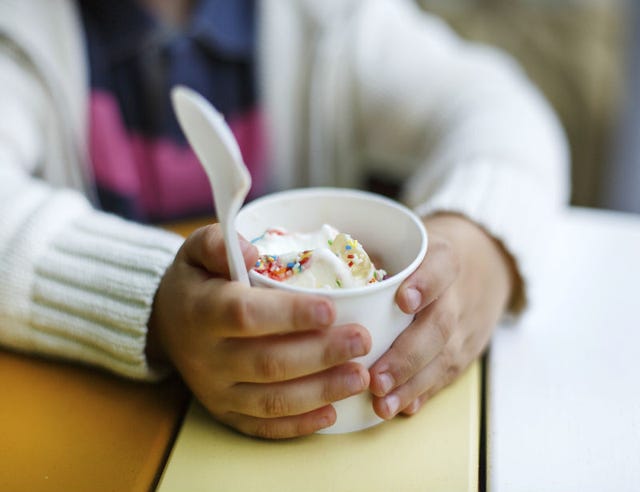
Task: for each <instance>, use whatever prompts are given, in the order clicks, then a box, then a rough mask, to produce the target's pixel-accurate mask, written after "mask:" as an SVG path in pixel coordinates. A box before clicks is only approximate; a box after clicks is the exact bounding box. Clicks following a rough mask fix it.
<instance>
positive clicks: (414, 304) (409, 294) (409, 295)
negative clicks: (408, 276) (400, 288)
mask: <svg viewBox="0 0 640 492" xmlns="http://www.w3.org/2000/svg"><path fill="white" fill-rule="evenodd" d="M404 298H405V300H406V301H407V306H408V307H409V310H410V311H417V310H418V308H419V307H420V303H421V302H422V295H421V294H420V291H419V290H417V289H414V288H410V289H407V290H406V291H405V293H404Z"/></svg>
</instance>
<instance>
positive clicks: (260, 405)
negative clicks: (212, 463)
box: [228, 362, 369, 418]
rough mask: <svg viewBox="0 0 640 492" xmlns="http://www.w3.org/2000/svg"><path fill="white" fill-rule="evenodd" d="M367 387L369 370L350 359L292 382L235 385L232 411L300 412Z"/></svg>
mask: <svg viewBox="0 0 640 492" xmlns="http://www.w3.org/2000/svg"><path fill="white" fill-rule="evenodd" d="M367 386H369V373H368V372H367V370H366V369H365V368H364V367H363V366H362V365H361V364H356V363H355V362H348V363H346V364H343V365H342V366H338V367H334V368H331V369H328V370H326V371H324V372H322V373H319V374H313V375H310V376H306V377H303V378H299V379H294V380H292V381H285V382H281V383H271V384H253V383H239V384H236V385H235V386H233V387H232V388H231V390H230V395H229V402H228V404H229V411H232V412H236V413H241V414H244V415H250V416H253V417H263V418H277V417H286V416H288V415H300V414H303V413H306V412H310V411H311V410H314V409H316V408H320V407H323V406H325V405H328V404H330V403H333V402H334V401H338V400H342V399H344V398H347V397H349V396H352V395H356V394H358V393H361V392H362V391H364V390H365V389H366V388H367Z"/></svg>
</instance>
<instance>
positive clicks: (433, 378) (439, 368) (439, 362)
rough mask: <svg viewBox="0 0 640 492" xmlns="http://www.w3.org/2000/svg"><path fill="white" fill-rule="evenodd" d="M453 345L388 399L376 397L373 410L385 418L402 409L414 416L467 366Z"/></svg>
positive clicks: (390, 394) (391, 416)
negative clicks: (459, 357)
mask: <svg viewBox="0 0 640 492" xmlns="http://www.w3.org/2000/svg"><path fill="white" fill-rule="evenodd" d="M455 353H457V351H455V350H454V349H453V348H447V349H445V350H443V351H442V352H441V353H440V354H438V356H437V357H436V358H435V359H433V360H432V361H431V362H430V363H429V364H428V365H427V366H426V367H425V368H424V369H423V370H421V371H419V372H418V373H417V374H416V375H415V376H414V377H413V378H411V379H410V380H409V381H407V383H405V384H403V385H402V386H400V387H399V388H397V389H396V390H394V391H393V392H392V393H389V394H388V395H386V396H385V397H384V398H378V397H374V399H373V409H374V410H375V412H376V413H377V414H378V416H380V417H381V418H383V419H387V420H388V419H391V418H393V417H394V416H395V415H397V414H398V413H399V412H400V411H403V412H404V413H406V414H408V415H411V414H413V413H415V412H417V411H418V410H419V409H420V407H421V406H422V405H423V404H424V402H426V401H427V400H429V399H430V398H431V397H432V396H433V395H435V394H436V393H437V392H438V391H440V390H441V389H442V388H444V387H445V386H447V385H449V384H450V383H451V382H452V381H454V380H455V379H456V377H457V376H458V375H459V374H460V373H461V372H462V370H463V369H464V367H462V366H461V364H460V363H459V362H458V361H457V359H456V358H455V357H454V356H453V355H452V354H455Z"/></svg>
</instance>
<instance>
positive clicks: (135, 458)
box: [0, 219, 207, 492]
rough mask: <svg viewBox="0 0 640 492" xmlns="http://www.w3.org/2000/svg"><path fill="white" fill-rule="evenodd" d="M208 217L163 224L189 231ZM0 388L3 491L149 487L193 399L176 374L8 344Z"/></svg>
mask: <svg viewBox="0 0 640 492" xmlns="http://www.w3.org/2000/svg"><path fill="white" fill-rule="evenodd" d="M206 222H207V221H206V220H204V219H203V220H195V221H190V222H182V223H178V224H171V225H167V226H165V228H167V229H171V230H173V231H175V232H178V233H180V234H183V235H186V234H188V233H189V232H190V231H191V230H193V229H194V228H195V227H199V226H200V225H204V224H205V223H206ZM0 323H1V321H0ZM0 329H2V327H1V326H0ZM0 388H2V399H1V400H0V402H1V403H0V491H3V492H4V491H7V492H10V491H11V492H13V491H28V492H37V491H40V490H42V491H65V492H73V491H91V492H99V491H102V490H104V491H147V490H149V489H150V488H151V487H153V486H154V485H155V484H156V483H157V480H158V478H159V473H160V472H161V471H162V468H163V466H164V463H165V460H166V458H167V456H168V453H169V450H170V447H171V444H173V439H174V437H175V434H176V432H177V430H178V426H179V424H180V422H181V420H182V417H183V415H184V412H185V410H186V405H187V403H188V392H187V390H186V389H185V387H184V385H183V384H182V382H181V381H179V380H178V379H177V378H175V377H174V378H171V379H169V380H168V381H165V382H163V383H161V384H147V383H136V382H132V381H127V380H124V379H122V378H118V377H117V376H113V375H110V374H107V373H105V372H101V371H99V370H96V369H92V368H88V367H84V366H79V365H73V364H70V363H64V362H59V361H51V360H45V359H40V358H36V357H33V356H26V355H19V354H14V353H10V352H6V351H2V350H0Z"/></svg>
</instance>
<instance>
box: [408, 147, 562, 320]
mask: <svg viewBox="0 0 640 492" xmlns="http://www.w3.org/2000/svg"><path fill="white" fill-rule="evenodd" d="M436 189H437V192H436V193H435V194H434V195H433V196H431V197H429V198H428V199H427V200H425V201H423V202H421V203H417V204H416V203H410V206H412V207H413V208H414V210H415V211H416V213H417V214H419V215H420V216H422V217H424V216H427V215H431V214H434V213H437V212H452V213H457V214H461V215H463V216H465V217H467V218H469V219H470V220H472V221H474V222H475V223H476V224H478V225H479V226H481V227H482V228H483V229H485V230H486V231H487V232H488V233H489V234H491V235H492V236H493V237H494V238H495V239H496V240H498V241H499V242H500V243H501V245H502V246H503V247H504V248H505V250H506V252H507V253H508V254H510V255H511V256H512V257H513V259H514V260H515V265H516V268H517V270H518V272H517V273H518V275H519V277H520V279H521V280H522V285H521V286H520V289H519V292H518V293H516V296H515V297H514V298H513V299H512V302H511V306H510V310H511V312H512V314H518V313H520V312H521V311H522V310H523V309H524V307H525V306H526V304H527V298H528V291H529V288H528V287H529V283H530V282H531V281H532V280H533V278H534V275H535V271H536V270H537V268H536V265H537V264H538V262H539V261H540V260H541V258H542V249H543V247H544V244H543V240H544V239H545V237H546V235H545V232H544V231H545V230H546V227H547V226H548V225H549V223H550V221H551V218H552V217H553V215H554V210H555V207H556V202H557V199H556V197H553V196H551V195H552V192H550V191H549V190H544V189H543V188H542V187H541V186H539V185H538V184H537V179H536V177H534V176H532V177H531V179H529V180H527V179H523V175H522V170H520V169H512V168H511V167H509V166H507V165H503V166H500V165H497V164H496V163H495V162H491V163H489V162H485V161H481V160H478V161H476V162H473V163H467V165H464V166H457V167H455V168H454V170H453V171H452V172H450V173H448V174H447V175H446V178H444V180H443V181H442V182H441V183H439V184H438V186H437V188H436Z"/></svg>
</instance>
